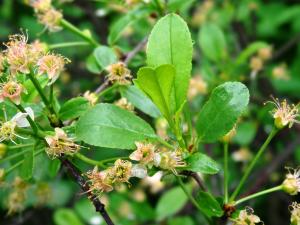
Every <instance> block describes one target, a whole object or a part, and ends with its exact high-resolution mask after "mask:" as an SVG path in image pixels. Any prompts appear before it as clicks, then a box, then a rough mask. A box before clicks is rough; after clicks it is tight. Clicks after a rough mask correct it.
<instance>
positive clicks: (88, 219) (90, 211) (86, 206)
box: [74, 198, 102, 224]
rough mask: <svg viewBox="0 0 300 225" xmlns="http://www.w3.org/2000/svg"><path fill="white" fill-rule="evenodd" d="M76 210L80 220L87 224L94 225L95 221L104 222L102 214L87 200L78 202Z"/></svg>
mask: <svg viewBox="0 0 300 225" xmlns="http://www.w3.org/2000/svg"><path fill="white" fill-rule="evenodd" d="M74 209H75V211H76V213H77V214H78V215H79V216H80V218H81V219H82V220H83V221H84V222H85V223H87V224H92V223H93V220H95V219H98V220H102V218H101V216H100V214H99V213H98V212H96V211H95V207H94V205H93V204H92V202H91V201H90V200H89V199H87V198H83V199H81V200H79V201H77V202H76V204H75V207H74Z"/></svg>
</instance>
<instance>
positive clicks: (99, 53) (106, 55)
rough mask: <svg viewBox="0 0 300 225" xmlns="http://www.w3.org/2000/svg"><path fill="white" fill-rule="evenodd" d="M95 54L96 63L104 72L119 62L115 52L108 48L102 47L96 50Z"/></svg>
mask: <svg viewBox="0 0 300 225" xmlns="http://www.w3.org/2000/svg"><path fill="white" fill-rule="evenodd" d="M93 54H94V57H95V59H96V62H97V63H98V65H99V66H100V68H101V69H102V70H104V69H105V68H106V67H107V66H109V65H110V64H113V63H116V62H117V61H118V58H117V56H116V53H115V52H114V50H113V49H111V48H109V47H107V46H100V47H98V48H96V49H95V50H94V53H93Z"/></svg>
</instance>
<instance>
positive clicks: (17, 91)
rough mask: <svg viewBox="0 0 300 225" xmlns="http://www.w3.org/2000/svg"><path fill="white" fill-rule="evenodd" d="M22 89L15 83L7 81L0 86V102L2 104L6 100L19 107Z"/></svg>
mask: <svg viewBox="0 0 300 225" xmlns="http://www.w3.org/2000/svg"><path fill="white" fill-rule="evenodd" d="M22 91H23V87H22V85H21V84H19V83H17V82H16V81H13V80H11V81H8V82H6V83H2V84H0V102H3V101H4V99H5V98H8V99H9V100H11V101H12V102H14V103H15V104H17V105H19V104H20V102H21V93H22Z"/></svg>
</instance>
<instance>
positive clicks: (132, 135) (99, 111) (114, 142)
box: [76, 103, 156, 149]
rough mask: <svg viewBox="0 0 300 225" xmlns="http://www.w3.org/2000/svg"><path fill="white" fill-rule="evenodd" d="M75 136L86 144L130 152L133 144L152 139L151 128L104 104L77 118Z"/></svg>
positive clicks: (126, 112) (112, 106) (153, 136)
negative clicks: (128, 150)
mask: <svg viewBox="0 0 300 225" xmlns="http://www.w3.org/2000/svg"><path fill="white" fill-rule="evenodd" d="M76 135H77V138H78V139H79V140H82V141H84V142H85V143H87V144H90V145H95V146H100V147H108V148H121V149H133V148H135V144H134V143H135V142H136V141H142V140H145V139H155V138H156V135H155V133H154V131H153V129H152V127H151V126H150V125H149V124H148V123H146V122H145V121H144V120H142V119H141V118H139V117H137V116H136V115H134V114H133V113H131V112H128V111H126V110H124V109H121V108H119V107H118V106H115V105H111V104H104V103H103V104H98V105H96V106H95V107H93V108H91V109H90V110H88V111H87V112H86V113H85V114H84V115H83V116H81V117H80V119H79V121H78V123H77V126H76Z"/></svg>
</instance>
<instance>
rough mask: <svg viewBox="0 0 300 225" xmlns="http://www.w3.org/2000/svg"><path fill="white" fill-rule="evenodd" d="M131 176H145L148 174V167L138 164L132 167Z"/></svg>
mask: <svg viewBox="0 0 300 225" xmlns="http://www.w3.org/2000/svg"><path fill="white" fill-rule="evenodd" d="M131 176H132V177H138V178H141V179H143V178H145V177H146V176H147V169H146V167H145V166H143V165H140V164H136V165H134V166H133V167H132V168H131Z"/></svg>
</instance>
